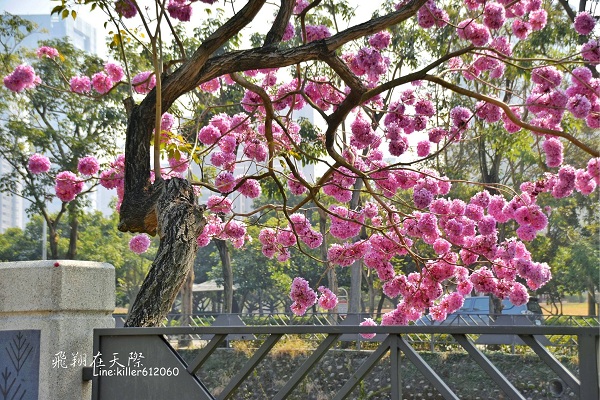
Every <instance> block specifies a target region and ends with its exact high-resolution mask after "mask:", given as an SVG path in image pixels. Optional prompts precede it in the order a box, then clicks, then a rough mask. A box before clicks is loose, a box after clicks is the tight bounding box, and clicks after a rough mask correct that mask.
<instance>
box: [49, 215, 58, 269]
mask: <svg viewBox="0 0 600 400" xmlns="http://www.w3.org/2000/svg"><path fill="white" fill-rule="evenodd" d="M48 244H49V245H50V258H51V259H53V260H57V259H58V234H57V233H56V225H54V224H53V223H52V224H50V223H48Z"/></svg>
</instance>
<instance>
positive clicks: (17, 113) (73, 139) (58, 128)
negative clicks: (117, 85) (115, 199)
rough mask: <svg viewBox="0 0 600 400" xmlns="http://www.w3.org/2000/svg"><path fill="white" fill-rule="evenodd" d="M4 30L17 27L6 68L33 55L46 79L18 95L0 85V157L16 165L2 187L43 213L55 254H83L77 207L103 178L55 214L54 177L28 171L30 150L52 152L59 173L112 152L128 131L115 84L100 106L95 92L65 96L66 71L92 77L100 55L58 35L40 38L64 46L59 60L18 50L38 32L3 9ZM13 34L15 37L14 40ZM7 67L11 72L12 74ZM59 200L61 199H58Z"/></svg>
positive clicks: (32, 210) (1, 22) (31, 209)
mask: <svg viewBox="0 0 600 400" xmlns="http://www.w3.org/2000/svg"><path fill="white" fill-rule="evenodd" d="M0 25H1V26H2V28H1V29H3V30H7V29H14V30H13V35H11V36H2V38H3V39H7V41H6V42H4V43H3V44H2V47H3V50H4V53H3V55H2V59H3V60H4V62H5V63H4V65H3V68H4V71H7V69H8V66H9V64H8V60H10V59H11V58H15V57H21V58H25V59H28V60H29V61H33V60H35V61H34V62H33V64H32V65H33V67H34V68H35V70H36V72H37V74H38V76H39V77H40V79H41V80H42V81H43V82H44V83H43V84H42V85H40V86H39V87H38V89H37V90H35V91H27V92H26V93H25V94H24V95H18V96H17V95H15V94H14V93H11V92H10V91H9V90H7V89H6V88H2V90H0V97H1V100H0V104H1V106H0V107H1V108H0V111H1V113H2V117H1V118H2V124H1V125H0V132H1V134H2V137H3V140H2V141H1V143H0V156H1V157H2V158H3V159H4V160H6V161H7V162H8V163H9V165H10V166H11V167H12V171H10V172H7V173H5V174H3V175H2V179H0V190H1V191H3V192H5V193H10V194H12V195H15V196H20V197H23V198H24V199H25V200H26V201H27V202H28V203H29V207H28V209H27V213H28V214H29V215H30V216H33V215H41V216H42V217H43V218H44V220H45V222H46V224H47V226H48V229H49V231H48V244H49V247H50V254H51V257H52V258H54V259H58V258H66V259H73V258H75V257H76V255H77V235H78V225H79V219H78V216H79V213H80V212H81V208H82V207H83V206H84V205H86V204H87V200H86V197H85V196H84V194H85V193H88V192H91V191H93V190H94V189H95V187H96V185H97V182H96V181H93V180H88V181H87V182H86V183H85V188H84V189H83V191H82V194H81V195H80V196H78V197H76V198H75V199H73V201H69V200H68V199H67V201H56V200H55V203H54V204H55V206H54V207H56V208H58V210H59V211H58V212H57V213H51V212H50V208H51V207H52V206H51V202H52V201H53V199H54V196H55V193H54V186H55V180H54V178H55V176H51V175H46V174H33V173H32V172H31V170H30V169H28V160H29V157H30V155H31V154H32V153H36V152H37V153H40V154H42V155H44V156H47V157H48V158H49V159H50V161H51V162H52V164H53V165H54V166H55V167H54V168H53V173H54V174H56V173H58V172H59V171H72V172H77V168H78V161H79V160H80V159H81V158H83V157H85V156H90V155H95V156H97V157H99V158H100V159H108V158H109V157H110V158H113V157H114V156H115V149H116V147H117V141H118V140H119V138H120V137H121V135H120V132H122V131H123V130H124V122H125V118H124V117H123V114H122V113H121V111H120V106H119V105H118V104H117V99H118V98H119V97H120V96H119V95H117V93H116V92H117V91H118V90H117V89H115V90H114V92H113V93H111V94H109V95H107V96H105V97H104V98H103V100H102V106H101V107H98V101H97V100H96V99H94V98H93V97H91V96H89V97H82V96H80V95H76V94H74V93H69V92H62V93H61V94H60V95H59V96H57V93H56V91H55V90H54V89H52V88H54V87H58V86H60V85H61V84H63V82H64V79H65V76H74V75H86V74H90V72H91V71H95V70H96V69H97V68H99V67H101V66H102V61H101V60H100V59H99V58H97V57H94V56H90V55H88V54H86V53H85V52H83V51H81V50H77V49H75V48H74V47H73V45H71V44H70V43H69V42H68V41H67V39H57V40H52V41H47V42H44V43H41V44H40V45H47V46H51V47H52V48H55V49H57V50H58V52H59V56H58V57H59V58H60V63H57V62H55V61H54V60H53V59H51V58H49V57H46V56H44V55H41V57H40V58H39V59H35V58H33V57H35V55H34V54H33V53H32V50H31V49H23V48H19V49H17V46H18V44H19V43H20V41H22V40H23V38H25V37H26V35H27V33H29V32H31V31H33V29H34V27H33V25H31V23H29V22H27V21H25V20H23V19H21V18H19V17H15V16H10V15H8V14H5V15H3V16H1V17H0ZM8 38H10V40H8ZM6 73H8V72H6ZM57 203H58V204H57ZM62 218H67V219H68V221H69V227H70V228H69V229H68V230H65V231H63V232H64V233H65V234H66V235H67V237H69V245H68V247H67V249H65V251H63V252H59V246H58V241H59V236H58V225H59V224H60V222H61V219H62Z"/></svg>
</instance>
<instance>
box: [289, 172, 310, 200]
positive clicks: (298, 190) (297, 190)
mask: <svg viewBox="0 0 600 400" xmlns="http://www.w3.org/2000/svg"><path fill="white" fill-rule="evenodd" d="M300 176H302V177H303V178H304V176H303V175H302V173H300ZM288 188H289V189H290V192H292V194H294V195H296V196H300V195H301V194H303V193H304V192H306V190H307V189H306V187H305V186H304V185H303V184H301V183H300V182H299V181H297V180H296V178H295V177H294V176H293V175H292V174H290V175H289V176H288Z"/></svg>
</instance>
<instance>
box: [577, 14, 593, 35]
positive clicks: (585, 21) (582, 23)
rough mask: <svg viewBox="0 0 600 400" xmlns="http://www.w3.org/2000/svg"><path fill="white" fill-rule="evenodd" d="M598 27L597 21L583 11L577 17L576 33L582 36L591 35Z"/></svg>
mask: <svg viewBox="0 0 600 400" xmlns="http://www.w3.org/2000/svg"><path fill="white" fill-rule="evenodd" d="M595 25H596V19H595V18H594V17H592V16H591V15H590V13H588V12H587V11H581V12H579V13H578V14H577V16H576V17H575V21H574V22H573V27H574V28H575V32H577V33H579V34H580V35H589V34H590V33H592V31H593V30H594V26H595Z"/></svg>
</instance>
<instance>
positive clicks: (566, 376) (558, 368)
mask: <svg viewBox="0 0 600 400" xmlns="http://www.w3.org/2000/svg"><path fill="white" fill-rule="evenodd" d="M519 337H520V338H521V340H522V341H523V342H525V344H526V345H527V346H529V347H531V350H533V351H535V354H537V355H538V357H539V358H540V359H541V360H542V361H543V362H544V363H546V365H547V366H548V367H550V369H552V371H554V372H556V374H557V375H558V377H559V378H560V379H562V380H563V381H564V382H565V383H566V384H567V385H569V387H570V388H571V389H573V392H575V395H576V396H577V397H580V387H581V384H580V382H579V379H577V377H576V376H575V375H574V374H573V373H572V372H571V371H569V370H568V369H567V368H566V367H565V366H564V365H562V364H561V363H560V361H558V360H557V359H556V357H554V355H553V354H552V353H550V352H549V351H548V349H547V348H546V347H544V346H542V344H541V343H540V342H539V341H538V340H537V339H536V338H535V337H534V336H532V335H519Z"/></svg>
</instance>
